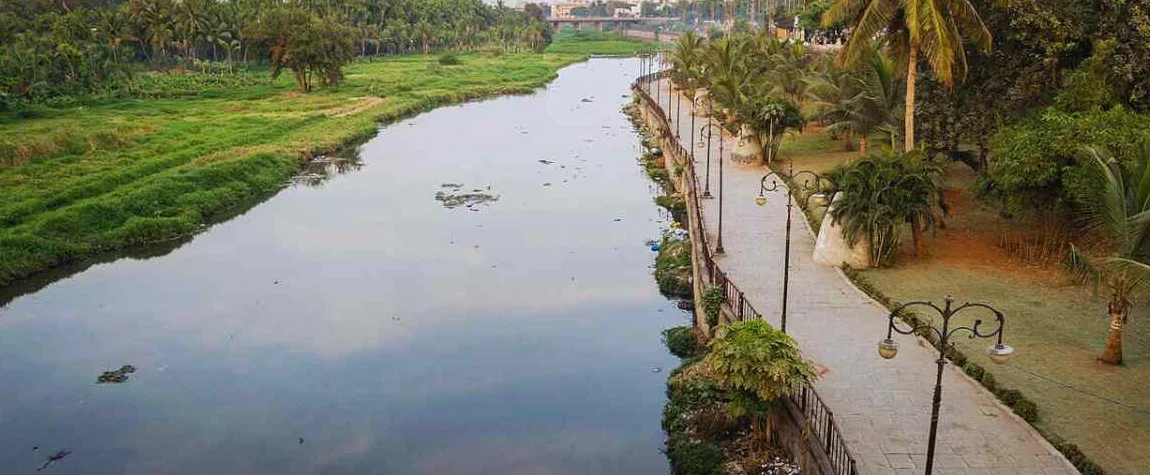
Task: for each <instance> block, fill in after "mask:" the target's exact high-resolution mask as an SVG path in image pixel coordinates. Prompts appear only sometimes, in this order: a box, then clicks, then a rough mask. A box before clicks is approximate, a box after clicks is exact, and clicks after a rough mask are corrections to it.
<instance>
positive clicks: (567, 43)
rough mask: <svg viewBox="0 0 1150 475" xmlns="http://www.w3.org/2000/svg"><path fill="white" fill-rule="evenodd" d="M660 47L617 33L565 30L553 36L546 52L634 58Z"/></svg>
mask: <svg viewBox="0 0 1150 475" xmlns="http://www.w3.org/2000/svg"><path fill="white" fill-rule="evenodd" d="M661 45H662V43H653V42H650V41H644V40H640V39H635V38H628V37H626V36H623V35H621V34H618V33H603V32H599V31H594V30H575V29H565V30H562V31H560V32H559V33H557V34H556V35H555V38H554V39H553V41H552V42H551V45H550V46H548V47H547V52H548V53H567V54H595V55H605V56H634V55H635V54H636V53H638V52H639V50H641V49H643V48H648V47H651V46H656V47H662V46H661Z"/></svg>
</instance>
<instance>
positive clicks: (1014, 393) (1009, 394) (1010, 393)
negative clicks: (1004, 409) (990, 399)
mask: <svg viewBox="0 0 1150 475" xmlns="http://www.w3.org/2000/svg"><path fill="white" fill-rule="evenodd" d="M994 395H995V396H998V400H999V401H1002V403H1003V404H1006V405H1007V406H1010V407H1014V405H1015V404H1018V401H1021V400H1022V392H1021V391H1019V390H1017V389H999V390H998V391H995V392H994Z"/></svg>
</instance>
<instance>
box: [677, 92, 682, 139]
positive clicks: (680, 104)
mask: <svg viewBox="0 0 1150 475" xmlns="http://www.w3.org/2000/svg"><path fill="white" fill-rule="evenodd" d="M682 96H683V90H682V89H681V88H680V89H679V100H677V101H675V140H679V139H680V136H679V130H680V129H682V128H683V124H682V122H680V120H679V119H680V118H681V116H680V113H681V112H682V110H683V97H682Z"/></svg>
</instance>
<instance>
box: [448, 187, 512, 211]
mask: <svg viewBox="0 0 1150 475" xmlns="http://www.w3.org/2000/svg"><path fill="white" fill-rule="evenodd" d="M443 188H447V189H450V190H452V191H455V190H459V189H460V188H463V184H461V183H444V184H443ZM490 190H491V187H490V186H488V187H487V190H483V189H481V188H475V189H473V190H471V193H453V192H448V191H443V190H440V191H437V192H435V201H439V202H441V203H443V207H444V208H447V209H454V208H458V207H460V206H466V207H468V208H471V210H472V211H479V209H477V208H475V207H476V206H477V205H481V204H489V203H491V202H494V201H499V196H498V195H493V194H491V193H487V192H486V191H490Z"/></svg>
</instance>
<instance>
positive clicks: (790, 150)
mask: <svg viewBox="0 0 1150 475" xmlns="http://www.w3.org/2000/svg"><path fill="white" fill-rule="evenodd" d="M881 140H882V139H881V138H879V137H872V140H871V144H872V146H876V145H877V144H878V143H879V142H876V141H881ZM780 155H781V156H782V157H783V158H786V159H793V160H794V161H795V169H796V170H800V169H810V170H814V171H817V172H824V171H827V170H829V169H831V168H833V167H834V166H835V165H836V164H838V163H842V162H844V161H847V160H850V159H852V158H855V157H857V156H858V152H857V151H854V152H849V151H844V150H843V146H842V142H841V141H835V140H830V139H829V138H827V135H826V134H825V133H822V132H812V131H808V132H807V133H804V134H797V135H792V136H789V137H788V138H787V139H786V142H784V145H783V146H782V147H781V153H780ZM974 180H975V174H974V172H973V171H971V170H970V169H969V168H968V167H966V166H965V165H962V164H959V163H952V164H949V165H948V166H947V178H946V183H945V187H946V194H947V200H948V202H949V203H950V205H951V207H952V214H951V215H950V216H949V217H948V218H947V220H946V223H947V227H946V229H945V230H938V231H936V232H928V233H927V236H926V239H927V241H926V243H927V244H926V245H927V249H928V252H929V253H930V256H929V257H928V258H927V259H924V260H921V261H918V260H915V259H914V258H913V257H911V256H910V237H909V236H905V238H904V240H903V245H904V246H903V247H904V249H903V251H902V252H901V253H900V255H899V257H898V261H897V262H896V264H895V266H894V267H891V268H885V269H868V270H864V271H862V272H861V274H862V276H863V277H865V278H866V279H867V280H868V281H869V282H870V283H871V284H872V285H874V286H875V287H876V288H878V289H879V290H881V291H882V292H883V293H884V294H886V295H887V296H888V297H890V298H892V299H894V300H896V301H901V302H906V301H910V300H934V301H936V302H939V301H941V299H942V298H943V297H944V296H946V295H948V294H950V295H954V297H955V299H957V300H959V301H960V302H961V301H966V300H972V301H981V302H985V303H990V304H992V305H993V306H995V307H996V308H998V309H1000V310H1002V311H1003V312H1004V313H1005V314H1006V318H1007V326H1006V332H1005V335H1006V340H1007V342H1008V343H1009V344H1011V345H1013V346H1014V347H1015V348H1016V349H1017V353H1016V356H1015V358H1014V359H1013V360H1012V361H1011V363H1010V364H1007V365H1004V366H996V365H994V364H992V363H991V362H990V361H989V358H987V357H986V356H985V354H986V346H987V344H988V342H987V341H985V340H970V339H968V338H958V339H957V342H956V345H957V346H958V348H959V349H961V350H962V351H963V353H965V354H966V355H967V356H968V357H970V358H971V360H972V361H974V362H975V363H978V364H979V365H980V366H982V367H983V368H986V369H987V370H988V371H990V372H991V373H992V374H994V377H995V379H996V380H997V382H998V385H999V387H1006V388H1015V389H1019V390H1021V391H1022V393H1023V394H1024V395H1025V397H1027V398H1029V399H1030V400H1032V401H1034V402H1035V403H1036V404H1037V405H1038V409H1039V413H1040V419H1039V421H1038V422H1037V424H1036V426H1037V427H1039V428H1040V429H1043V430H1046V431H1048V432H1051V433H1054V434H1057V435H1058V436H1061V437H1063V438H1065V439H1066V440H1068V441H1070V442H1072V443H1075V444H1077V445H1079V446H1080V447H1081V448H1082V450H1083V451H1084V452H1085V453H1086V454H1087V455H1088V456H1089V457H1090V458H1091V459H1093V460H1094V461H1095V462H1097V463H1098V464H1099V465H1101V466H1102V467H1103V468H1104V469H1106V470H1107V473H1110V474H1116V475H1135V474H1143V473H1146V471H1145V470H1146V467H1150V452H1147V451H1145V450H1143V449H1142V447H1147V446H1150V312H1148V311H1147V308H1146V306H1145V305H1140V306H1139V307H1137V310H1136V311H1135V312H1134V314H1133V315H1131V317H1130V321H1131V324H1130V325H1129V326H1128V327H1127V329H1126V334H1125V340H1124V344H1125V345H1124V349H1125V357H1126V364H1125V366H1121V367H1112V366H1107V365H1104V364H1101V363H1099V362H1098V361H1097V360H1096V358H1097V356H1098V354H1099V353H1101V350H1102V346H1103V343H1104V341H1105V338H1106V330H1107V326H1108V323H1109V321H1108V319H1107V315H1106V299H1105V298H1103V297H1104V295H1096V294H1095V293H1094V292H1093V290H1092V289H1091V288H1088V287H1084V286H1080V285H1073V284H1071V283H1070V282H1069V281H1068V279H1067V278H1066V275H1065V274H1064V273H1063V272H1062V271H1061V270H1060V269H1058V268H1057V267H1055V266H1051V265H1036V264H1026V263H1023V262H1020V261H1018V260H1016V259H1012V256H1011V255H1010V254H1009V253H1007V252H1006V251H1005V250H1004V249H1003V248H1001V247H999V244H998V243H999V239H1000V237H1001V233H1002V232H1003V230H1013V231H1018V230H1020V229H1021V228H1024V227H1025V226H1026V225H1025V224H1024V223H1021V222H1010V221H1006V220H1004V219H1003V218H1002V217H1001V216H1000V215H999V214H998V213H997V211H996V210H995V209H994V208H993V207H991V206H988V205H985V204H982V203H980V202H979V201H978V200H977V199H976V198H975V197H973V196H972V195H971V193H970V190H971V189H972V187H973V183H974ZM819 214H821V213H819ZM964 323H966V324H969V323H970V322H969V321H967V322H964ZM877 330H878V329H876V331H877ZM876 334H877V333H876ZM923 384H930V382H929V381H923ZM945 406H946V401H945V400H944V401H943V411H945V410H946V409H945ZM1115 440H1121V441H1122V443H1121V444H1115V443H1114V441H1115Z"/></svg>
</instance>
